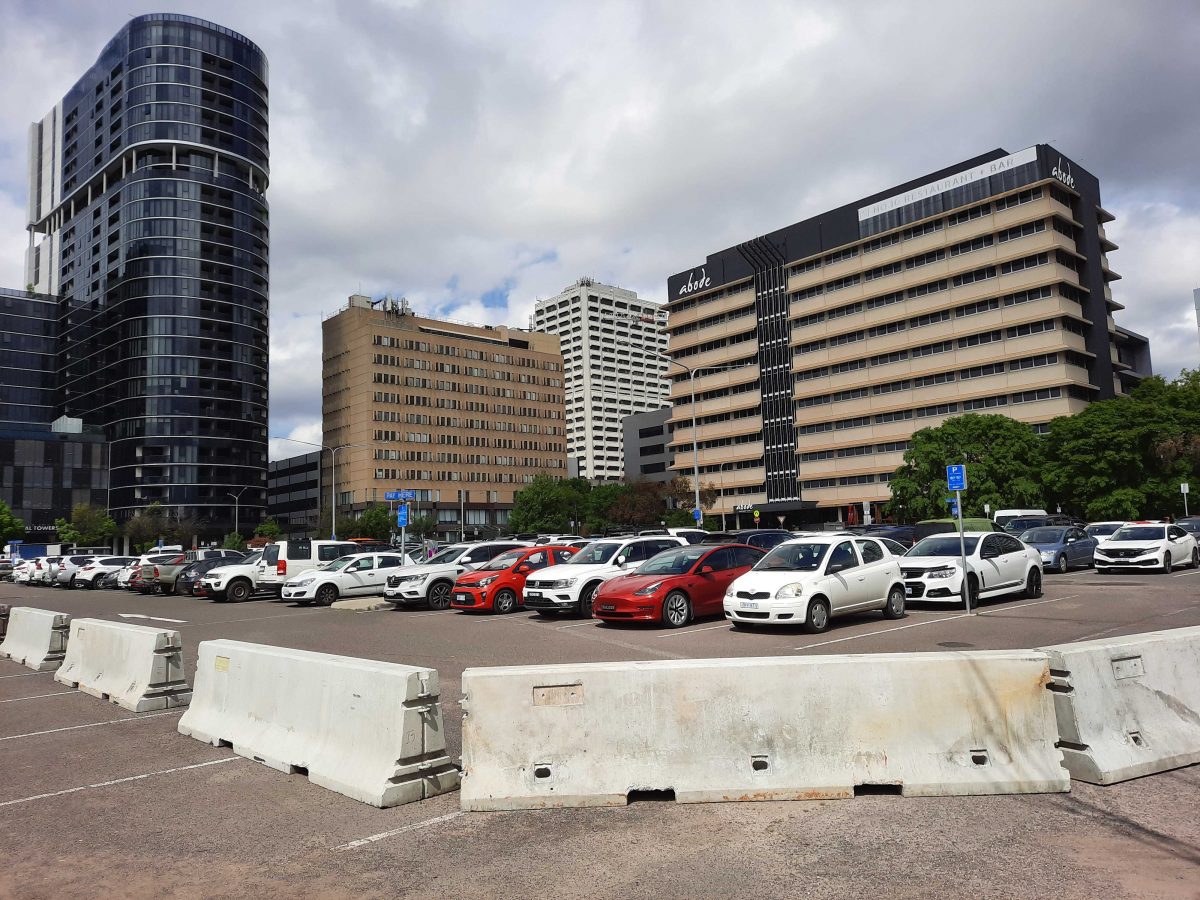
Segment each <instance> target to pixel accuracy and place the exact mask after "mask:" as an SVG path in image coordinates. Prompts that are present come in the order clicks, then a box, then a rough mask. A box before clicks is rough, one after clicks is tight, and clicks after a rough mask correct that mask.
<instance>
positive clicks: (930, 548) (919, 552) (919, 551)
mask: <svg viewBox="0 0 1200 900" xmlns="http://www.w3.org/2000/svg"><path fill="white" fill-rule="evenodd" d="M963 542H964V543H965V544H966V550H967V555H968V556H970V555H971V554H972V553H974V552H975V547H976V545H977V544H978V543H979V538H977V537H964V538H963ZM904 555H905V556H961V555H962V548H961V547H960V546H959V542H958V535H957V534H947V535H940V534H939V535H936V536H934V537H927V538H925V539H924V540H922V541H918V542H917V543H916V545H915V546H914V547H913V548H912V549H911V550H909V551H908V552H907V553H905V554H904Z"/></svg>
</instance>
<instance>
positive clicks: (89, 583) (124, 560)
mask: <svg viewBox="0 0 1200 900" xmlns="http://www.w3.org/2000/svg"><path fill="white" fill-rule="evenodd" d="M134 559H135V557H132V556H98V557H96V558H95V559H93V560H91V561H90V562H88V563H85V564H84V565H83V566H82V567H80V569H79V571H78V572H76V573H75V584H77V585H79V586H81V587H85V588H87V589H89V590H92V589H94V588H98V587H100V585H99V583H98V580H99V579H100V578H101V577H102V576H104V575H109V574H113V575H115V574H116V573H117V572H119V571H120V570H121V569H123V568H125V567H126V566H127V565H129V564H130V563H132V562H133V561H134Z"/></svg>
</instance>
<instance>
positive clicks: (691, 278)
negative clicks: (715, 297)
mask: <svg viewBox="0 0 1200 900" xmlns="http://www.w3.org/2000/svg"><path fill="white" fill-rule="evenodd" d="M711 285H712V279H711V278H709V277H708V272H707V270H706V268H705V267H703V266H702V267H701V268H700V277H699V278H697V277H696V271H695V270H694V269H693V270H692V271H691V272H689V273H688V280H687V281H685V282H684V283H683V284H681V285H680V286H679V296H680V297H685V296H687V295H688V294H694V293H695V292H696V291H702V290H704V289H705V288H706V287H710V286H711Z"/></svg>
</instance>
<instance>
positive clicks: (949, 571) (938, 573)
mask: <svg viewBox="0 0 1200 900" xmlns="http://www.w3.org/2000/svg"><path fill="white" fill-rule="evenodd" d="M926 574H927V575H928V576H929V577H930V578H953V577H954V576H955V575H957V574H958V568H957V567H955V566H946V567H945V568H942V569H930V570H929V571H928V572H927V573H926Z"/></svg>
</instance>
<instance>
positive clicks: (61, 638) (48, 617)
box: [0, 606, 71, 672]
mask: <svg viewBox="0 0 1200 900" xmlns="http://www.w3.org/2000/svg"><path fill="white" fill-rule="evenodd" d="M70 626H71V617H70V616H68V615H67V614H66V613H57V612H50V611H49V610H45V609H34V608H33V607H32V606H14V607H12V608H10V609H9V611H8V631H7V632H6V633H5V635H4V643H2V644H0V657H4V658H5V659H11V660H12V661H13V662H18V663H20V664H21V665H23V666H25V667H26V668H29V669H33V670H35V671H37V672H53V671H54V670H55V669H57V668H58V667H59V666H60V665H62V661H63V654H64V653H65V652H66V649H67V631H68V629H69V628H70Z"/></svg>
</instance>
